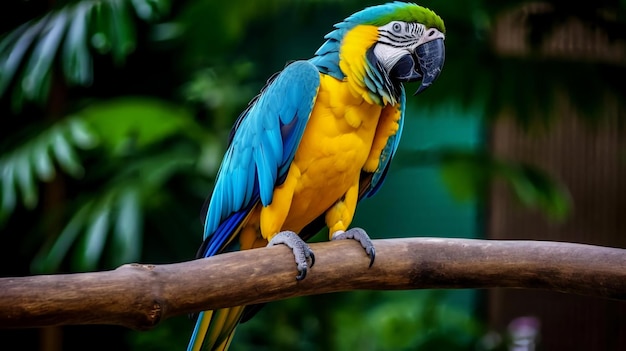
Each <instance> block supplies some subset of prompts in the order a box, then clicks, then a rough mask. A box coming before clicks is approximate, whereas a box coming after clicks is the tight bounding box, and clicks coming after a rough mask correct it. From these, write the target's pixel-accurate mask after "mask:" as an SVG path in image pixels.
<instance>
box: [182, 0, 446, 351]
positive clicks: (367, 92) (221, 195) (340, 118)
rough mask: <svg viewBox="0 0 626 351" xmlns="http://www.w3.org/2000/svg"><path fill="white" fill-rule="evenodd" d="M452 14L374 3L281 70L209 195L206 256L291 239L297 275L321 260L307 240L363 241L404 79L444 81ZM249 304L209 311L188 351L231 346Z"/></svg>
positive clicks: (366, 242)
mask: <svg viewBox="0 0 626 351" xmlns="http://www.w3.org/2000/svg"><path fill="white" fill-rule="evenodd" d="M444 33H445V28H444V24H443V21H442V20H441V18H440V17H439V16H437V15H436V14H435V13H434V12H432V11H430V10H428V9H426V8H424V7H421V6H418V5H416V4H412V3H404V2H392V3H388V4H384V5H379V6H372V7H368V8H366V9H364V10H362V11H360V12H357V13H355V14H353V15H351V16H349V17H348V18H346V19H345V20H344V21H343V22H341V23H338V24H336V25H335V28H334V30H333V31H332V32H330V33H329V34H327V35H326V36H325V39H326V41H325V42H324V44H323V45H322V46H321V47H320V48H319V49H318V50H317V52H316V53H315V56H314V57H313V58H312V59H310V60H307V61H296V62H293V63H291V64H289V65H287V66H286V67H285V69H284V70H283V71H282V72H279V73H278V74H276V75H275V76H274V77H273V78H271V79H270V80H269V81H268V83H267V85H266V86H265V87H264V88H263V90H262V91H261V93H260V94H259V95H258V96H257V97H256V98H254V99H253V100H252V102H251V103H250V104H249V106H248V108H247V109H246V110H245V111H244V112H243V113H242V114H241V115H240V116H239V118H238V119H237V122H236V124H235V126H234V128H233V129H232V131H231V134H230V138H229V146H228V149H227V151H226V154H225V155H224V159H223V161H222V164H221V166H220V170H219V172H218V175H217V180H216V184H215V188H214V190H213V193H212V195H211V197H210V202H209V206H208V211H207V214H206V220H205V226H204V242H203V244H202V246H201V247H200V250H199V253H198V256H199V257H210V256H213V255H216V254H219V253H221V252H225V251H232V250H245V249H251V248H256V247H263V246H271V245H276V244H284V245H287V246H288V247H290V248H291V249H292V250H293V253H294V256H295V261H296V264H297V269H298V275H297V277H296V279H298V280H300V279H304V278H305V276H306V274H307V271H308V269H309V268H310V267H311V266H313V263H314V262H315V256H314V255H313V252H312V251H311V249H310V248H309V246H308V245H307V244H306V242H305V241H306V240H307V239H309V238H310V237H311V236H313V235H314V234H316V233H317V232H318V231H319V230H321V229H322V228H323V226H324V225H326V226H327V227H328V229H329V233H330V239H331V240H339V239H355V240H357V241H359V242H360V243H361V245H362V246H363V248H364V249H365V251H366V253H367V254H368V255H369V257H370V266H371V264H372V263H373V262H374V257H375V250H374V246H373V244H372V242H371V240H370V239H369V237H368V235H367V233H366V232H365V231H364V230H362V229H360V228H351V229H349V228H348V227H349V226H350V223H351V222H352V218H353V216H354V212H355V210H356V205H357V203H358V202H359V201H360V200H361V199H363V198H367V197H369V196H371V195H373V194H374V193H376V191H377V190H378V189H379V188H380V186H381V184H382V182H383V179H384V178H385V175H386V173H387V170H388V169H389V165H390V162H391V159H392V158H393V155H394V153H395V151H396V148H397V147H398V142H399V140H400V134H401V132H402V125H403V117H404V107H405V92H404V87H403V83H404V82H413V81H421V85H420V87H419V88H418V90H417V92H416V94H417V93H418V92H421V91H423V90H424V89H426V88H427V87H429V86H430V85H431V84H432V82H433V81H434V80H435V79H436V78H437V76H438V75H439V73H440V72H441V69H442V67H443V62H444V56H445V55H444V51H445V50H444V44H443V41H444ZM245 309H246V307H245V306H238V307H231V308H224V309H220V310H215V311H204V312H201V313H199V315H198V318H197V322H196V326H195V329H194V331H193V335H192V337H191V341H190V343H189V347H188V350H190V351H191V350H200V349H201V348H202V349H208V350H226V349H227V348H228V346H229V344H230V341H231V340H232V336H233V333H234V330H235V327H236V325H237V324H238V323H239V322H240V320H241V318H242V315H243V314H244V313H246V311H245Z"/></svg>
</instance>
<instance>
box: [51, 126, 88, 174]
mask: <svg viewBox="0 0 626 351" xmlns="http://www.w3.org/2000/svg"><path fill="white" fill-rule="evenodd" d="M50 137H51V145H52V152H53V153H54V155H55V156H56V159H57V161H58V162H59V166H61V168H63V170H64V171H66V172H67V173H69V174H71V175H72V176H74V177H80V176H82V174H83V173H84V169H83V166H81V164H80V162H79V161H78V156H77V155H76V152H75V151H74V149H73V148H72V147H71V145H70V143H69V141H68V140H67V137H66V136H65V133H64V131H63V130H62V129H61V128H56V129H54V130H53V131H51V136H50Z"/></svg>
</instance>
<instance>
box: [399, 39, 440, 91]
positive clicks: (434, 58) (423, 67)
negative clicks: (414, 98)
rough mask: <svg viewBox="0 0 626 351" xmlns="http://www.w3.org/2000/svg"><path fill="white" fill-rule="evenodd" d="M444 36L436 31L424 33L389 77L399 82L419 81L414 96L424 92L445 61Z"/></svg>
mask: <svg viewBox="0 0 626 351" xmlns="http://www.w3.org/2000/svg"><path fill="white" fill-rule="evenodd" d="M443 40H444V35H443V33H441V32H440V31H438V30H436V29H432V28H431V29H429V30H427V31H426V33H424V35H423V37H422V39H421V40H420V43H418V45H417V47H416V48H415V50H414V51H413V52H412V53H411V54H406V55H404V56H402V57H401V58H400V59H399V60H398V62H396V64H395V65H394V66H393V67H392V69H391V72H390V73H391V76H393V77H394V78H396V79H398V80H400V81H401V82H415V81H418V80H421V84H420V87H419V88H418V89H417V91H416V92H415V94H414V95H416V94H418V93H421V92H422V91H424V90H426V88H428V87H429V86H430V85H431V84H432V83H433V82H434V81H435V79H437V77H438V76H439V74H440V73H441V69H442V68H443V63H444V61H445V56H446V54H445V46H444V44H443Z"/></svg>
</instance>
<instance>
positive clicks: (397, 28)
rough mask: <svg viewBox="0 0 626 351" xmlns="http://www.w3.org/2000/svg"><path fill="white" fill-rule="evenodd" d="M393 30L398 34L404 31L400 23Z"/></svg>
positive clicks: (394, 25) (395, 24)
mask: <svg viewBox="0 0 626 351" xmlns="http://www.w3.org/2000/svg"><path fill="white" fill-rule="evenodd" d="M391 29H393V31H394V32H396V33H400V31H401V30H402V26H401V25H400V23H394V24H393V27H391Z"/></svg>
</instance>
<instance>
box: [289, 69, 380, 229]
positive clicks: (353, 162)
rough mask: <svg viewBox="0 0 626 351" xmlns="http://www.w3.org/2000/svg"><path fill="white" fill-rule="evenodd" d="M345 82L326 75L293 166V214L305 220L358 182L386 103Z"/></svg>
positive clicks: (322, 211)
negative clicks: (374, 100) (355, 90)
mask: <svg viewBox="0 0 626 351" xmlns="http://www.w3.org/2000/svg"><path fill="white" fill-rule="evenodd" d="M344 84H346V83H345V82H340V81H337V80H335V79H334V78H328V77H326V79H322V82H321V85H320V89H319V93H318V98H317V100H316V103H315V106H314V108H313V111H312V113H311V117H310V119H309V122H308V124H307V127H306V129H305V131H304V134H303V136H302V140H301V142H300V146H299V147H298V150H297V152H296V154H295V157H294V161H293V163H292V166H291V167H295V168H296V170H295V171H296V172H294V173H296V174H298V180H297V186H296V188H295V191H294V197H293V201H292V205H291V206H292V208H291V210H290V215H289V217H290V218H292V219H295V220H296V221H298V222H300V221H302V223H304V224H306V223H308V222H310V221H311V220H313V219H315V218H316V217H318V216H319V215H320V214H322V213H324V212H325V211H326V210H327V209H328V208H329V207H330V206H332V205H333V204H334V203H335V202H337V201H338V200H339V199H341V198H342V197H343V196H344V195H345V193H346V191H347V190H348V189H349V188H350V187H351V186H357V185H358V182H359V177H360V174H361V170H362V169H363V166H364V164H365V162H366V161H367V159H368V156H369V155H370V150H371V149H372V143H373V139H374V136H375V134H376V128H377V126H378V121H379V117H380V115H381V110H382V107H381V106H379V105H372V104H368V103H366V102H365V101H364V100H363V99H362V98H358V97H354V96H353V95H352V94H351V93H350V92H349V90H348V88H347V87H346V86H343V85H344ZM288 220H289V218H288ZM294 227H297V225H296V226H294Z"/></svg>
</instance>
